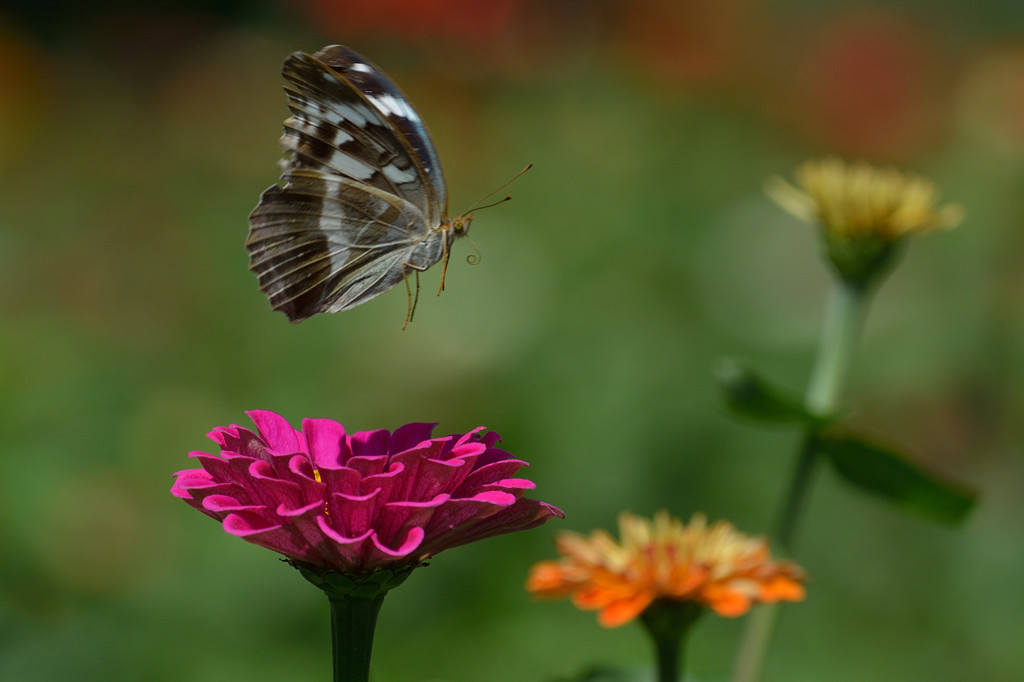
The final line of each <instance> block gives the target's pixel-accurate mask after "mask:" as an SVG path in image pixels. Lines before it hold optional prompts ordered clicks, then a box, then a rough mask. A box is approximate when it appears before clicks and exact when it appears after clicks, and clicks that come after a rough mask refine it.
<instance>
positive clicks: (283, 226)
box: [248, 170, 443, 322]
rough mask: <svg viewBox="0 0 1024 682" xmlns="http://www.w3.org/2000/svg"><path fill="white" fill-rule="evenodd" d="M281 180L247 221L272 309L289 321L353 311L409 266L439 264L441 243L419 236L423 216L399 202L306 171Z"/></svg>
mask: <svg viewBox="0 0 1024 682" xmlns="http://www.w3.org/2000/svg"><path fill="white" fill-rule="evenodd" d="M282 179H283V181H284V184H283V186H280V187H279V186H277V185H274V186H272V187H270V188H269V189H268V190H267V191H266V192H264V193H263V197H262V198H261V200H260V204H259V206H257V207H256V210H255V211H253V213H252V215H251V216H250V223H251V226H252V229H251V231H250V235H249V240H248V248H249V254H250V262H251V267H252V268H253V269H254V270H255V271H256V272H257V273H258V274H259V277H260V287H261V288H262V289H263V291H264V293H265V294H266V295H267V297H268V298H269V299H270V303H271V306H272V307H273V308H274V309H276V310H281V311H283V312H284V313H285V314H286V315H288V317H289V319H291V320H292V321H294V322H299V321H301V320H304V319H306V318H308V317H311V316H312V315H315V314H317V313H322V312H340V311H342V310H348V309H349V308H352V307H355V306H357V305H359V304H360V303H364V302H366V301H368V300H370V299H371V298H373V297H375V296H378V295H380V294H382V293H384V292H385V291H387V290H388V289H390V288H391V287H393V286H394V285H395V284H397V283H398V282H400V281H402V278H403V277H404V276H406V274H408V269H409V267H413V268H414V269H425V268H426V267H429V266H430V265H432V264H433V263H436V262H437V261H438V260H440V258H441V253H442V250H443V249H441V248H439V247H440V246H441V242H439V241H438V240H436V239H435V240H424V239H422V238H421V237H418V236H417V235H421V234H422V233H423V231H424V225H423V215H422V213H420V211H419V209H418V208H417V207H415V206H413V205H412V204H411V203H409V202H408V201H406V200H404V199H402V198H401V197H399V196H396V195H394V194H390V193H387V192H381V191H379V190H375V189H372V188H368V187H366V186H365V185H361V184H358V183H355V182H353V181H351V180H349V179H347V178H344V177H342V176H324V175H321V174H317V173H311V172H309V171H305V170H295V171H290V172H286V173H285V175H284V176H283V178H282ZM435 244H436V245H435ZM434 252H436V257H433V253H434ZM431 258H433V261H432V262H427V261H430V259H431ZM404 264H410V265H409V266H406V265H404Z"/></svg>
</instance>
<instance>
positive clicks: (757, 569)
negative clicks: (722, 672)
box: [526, 510, 804, 627]
mask: <svg viewBox="0 0 1024 682" xmlns="http://www.w3.org/2000/svg"><path fill="white" fill-rule="evenodd" d="M619 532H620V535H621V537H622V539H621V541H620V542H616V540H615V539H614V538H612V537H611V536H610V535H609V534H608V533H607V532H605V531H603V530H597V531H594V532H593V533H591V535H590V537H586V536H583V535H579V534H577V533H571V532H563V533H559V535H558V537H557V540H556V544H557V548H558V552H559V553H560V554H561V555H562V556H563V558H562V559H561V560H558V561H542V562H540V563H538V564H536V565H534V566H533V568H532V569H531V571H530V577H529V579H528V580H527V583H526V589H527V590H529V591H530V592H532V593H534V594H535V595H537V596H541V597H563V596H567V595H568V596H571V597H572V601H573V604H575V605H576V607H577V608H580V609H588V610H598V611H600V613H598V622H600V623H601V625H603V626H605V627H616V626H619V625H623V624H625V623H628V622H629V621H631V620H633V619H634V618H636V617H637V616H638V615H640V614H641V613H642V612H643V611H644V610H645V609H646V608H647V607H648V606H650V605H651V603H652V602H654V601H655V600H656V599H668V600H674V601H692V602H695V603H697V604H698V605H700V606H702V607H706V608H709V609H711V610H713V611H715V612H716V613H718V614H719V615H722V616H741V615H743V614H744V613H746V612H747V610H749V609H750V607H751V606H752V605H753V604H755V603H760V602H776V601H782V600H785V601H800V600H802V599H803V598H804V587H803V571H802V570H801V569H800V567H799V566H797V565H796V564H795V563H793V562H789V561H772V560H771V557H770V554H769V551H768V543H767V540H766V539H764V538H761V537H751V536H748V535H745V534H743V533H740V532H739V531H737V530H736V529H735V528H734V527H733V526H732V524H730V523H728V522H726V521H718V522H717V523H714V524H712V525H711V526H708V525H707V519H706V517H705V516H704V515H703V514H694V515H693V518H692V519H691V520H690V523H689V524H684V523H683V522H682V521H680V520H679V519H675V518H672V517H671V516H669V514H668V512H666V511H664V510H662V511H660V512H658V513H657V514H655V515H654V519H653V521H652V520H649V519H644V518H640V517H637V516H634V515H633V514H631V513H630V512H623V513H622V515H621V516H619Z"/></svg>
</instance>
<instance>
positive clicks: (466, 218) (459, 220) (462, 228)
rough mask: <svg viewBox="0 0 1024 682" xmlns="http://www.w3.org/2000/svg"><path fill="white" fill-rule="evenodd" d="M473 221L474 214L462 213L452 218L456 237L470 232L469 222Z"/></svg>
mask: <svg viewBox="0 0 1024 682" xmlns="http://www.w3.org/2000/svg"><path fill="white" fill-rule="evenodd" d="M471 222H473V214H472V213H470V214H468V215H460V216H457V217H455V218H452V232H454V233H455V236H456V237H462V236H463V235H465V234H466V233H467V232H469V224H470V223H471Z"/></svg>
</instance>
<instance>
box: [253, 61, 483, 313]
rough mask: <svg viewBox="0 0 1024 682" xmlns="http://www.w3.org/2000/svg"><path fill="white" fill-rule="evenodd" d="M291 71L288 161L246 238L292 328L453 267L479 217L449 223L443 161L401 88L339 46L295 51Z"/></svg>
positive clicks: (285, 139)
mask: <svg viewBox="0 0 1024 682" xmlns="http://www.w3.org/2000/svg"><path fill="white" fill-rule="evenodd" d="M282 74H283V76H284V78H285V80H286V82H287V85H286V86H285V92H286V93H287V94H288V106H289V108H290V109H291V112H292V116H291V117H290V118H288V119H287V120H286V121H285V131H284V135H283V136H282V138H281V146H282V147H283V148H284V149H285V152H286V156H285V158H284V159H283V160H282V174H281V179H280V181H279V183H278V184H275V185H273V186H271V187H270V188H268V189H267V190H266V191H265V192H263V195H262V196H261V197H260V203H259V205H257V207H256V209H255V210H253V212H252V214H251V215H250V216H249V224H250V231H249V238H248V240H247V241H246V247H247V249H248V251H249V262H250V269H252V270H253V271H254V272H255V273H256V274H257V276H258V278H259V282H260V288H261V289H262V290H263V292H264V293H265V294H266V295H267V297H268V298H269V300H270V304H271V307H273V308H274V309H275V310H281V311H282V312H284V313H285V314H286V315H287V316H288V318H289V319H290V320H291V321H292V322H301V321H302V320H305V319H307V318H309V317H311V316H313V315H315V314H317V313H322V312H340V311H342V310H348V309H350V308H353V307H355V306H357V305H360V304H362V303H365V302H366V301H369V300H370V299H372V298H374V297H376V296H379V295H380V294H382V293H384V292H385V291H387V290H389V289H391V288H392V287H394V286H395V285H396V284H398V283H399V282H402V281H407V278H408V277H409V275H410V274H414V273H418V272H421V271H423V270H426V269H427V268H429V267H431V266H432V265H434V264H436V263H438V262H440V261H442V260H444V261H445V262H447V259H448V257H449V255H450V254H451V246H452V243H453V242H454V241H455V239H456V238H458V237H461V236H464V235H465V234H466V231H467V230H468V228H469V223H470V221H471V219H472V216H468V215H467V216H456V217H454V218H448V217H447V201H448V198H447V186H446V183H445V180H444V173H443V171H442V169H441V164H440V160H439V159H438V156H437V152H436V150H435V149H434V145H433V142H432V141H431V139H430V135H429V133H428V132H427V130H426V127H425V126H424V124H423V121H422V119H421V118H420V117H419V115H418V114H417V113H416V111H415V110H414V109H413V108H412V105H410V104H409V101H408V100H407V99H406V98H405V96H404V95H403V94H402V92H401V91H400V90H399V89H398V87H397V86H396V85H395V84H394V83H393V82H392V81H391V80H390V79H389V78H388V77H387V76H386V75H385V74H384V72H383V71H381V70H380V69H378V68H377V67H376V66H374V65H373V64H371V63H370V62H368V61H367V60H365V59H363V58H362V57H360V56H359V55H358V54H356V53H355V52H353V51H351V50H349V49H348V48H345V47H342V46H340V45H333V46H330V47H326V48H324V49H323V50H321V51H320V52H317V53H316V54H314V55H307V54H305V53H302V52H296V53H294V54H292V55H291V56H289V57H288V59H287V60H285V64H284V68H283V69H282ZM442 282H443V280H442ZM412 309H413V303H412V300H410V310H409V315H411V313H412Z"/></svg>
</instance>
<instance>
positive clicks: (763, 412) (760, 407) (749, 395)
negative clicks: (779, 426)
mask: <svg viewBox="0 0 1024 682" xmlns="http://www.w3.org/2000/svg"><path fill="white" fill-rule="evenodd" d="M717 375H718V383H719V385H720V386H721V387H722V390H723V392H724V393H725V404H726V405H727V406H728V408H729V409H730V410H732V411H733V412H735V413H736V414H738V415H740V416H743V417H749V418H751V419H757V420H759V421H768V422H780V423H790V424H794V423H795V424H811V425H812V426H815V427H818V426H820V425H821V424H822V422H823V421H825V420H823V419H822V418H821V417H819V416H817V415H813V414H811V413H810V412H808V411H807V410H806V409H805V408H804V406H803V404H802V403H801V401H800V400H799V399H798V398H795V397H793V396H791V395H788V394H786V393H785V392H784V391H782V390H778V389H776V388H774V387H772V386H770V385H769V384H768V382H767V381H765V380H764V379H762V378H761V377H759V376H757V375H756V374H754V372H752V371H751V370H749V369H747V368H746V367H744V366H742V365H740V364H739V363H737V362H735V361H733V360H723V361H722V362H721V363H720V364H719V367H718V371H717Z"/></svg>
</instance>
